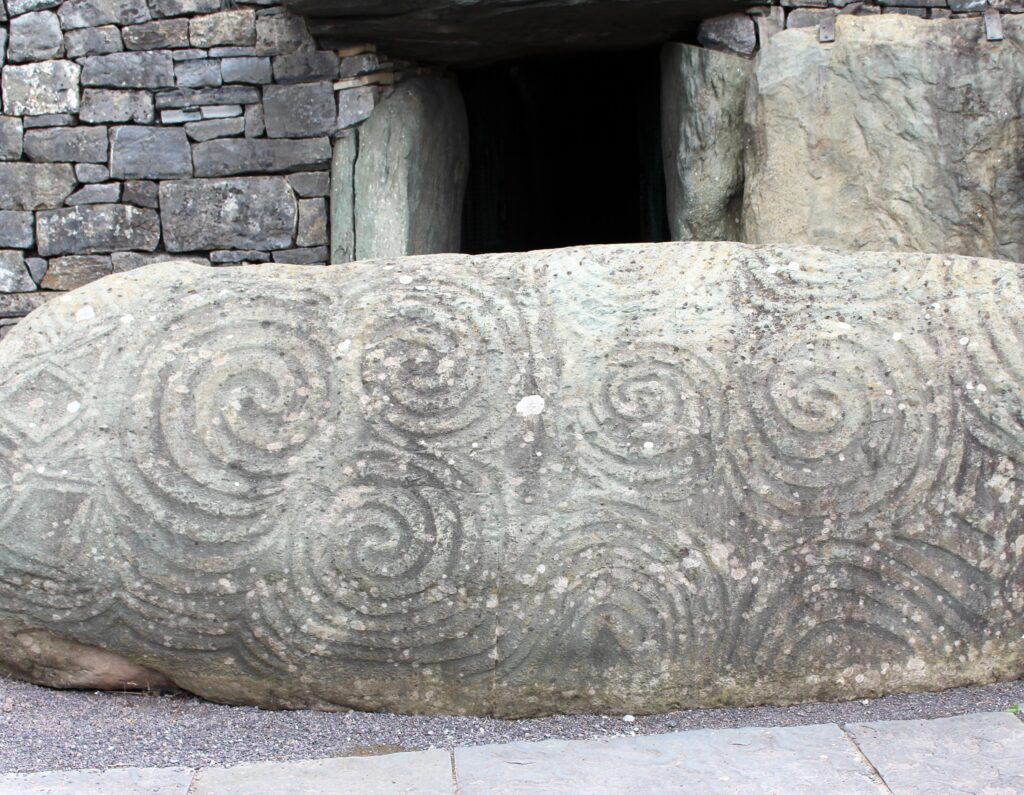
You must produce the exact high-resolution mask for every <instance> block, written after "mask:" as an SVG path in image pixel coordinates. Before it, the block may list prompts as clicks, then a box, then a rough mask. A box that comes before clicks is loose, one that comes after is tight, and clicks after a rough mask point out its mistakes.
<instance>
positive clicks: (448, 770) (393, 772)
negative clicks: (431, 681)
mask: <svg viewBox="0 0 1024 795" xmlns="http://www.w3.org/2000/svg"><path fill="white" fill-rule="evenodd" d="M453 792H454V783H453V781H452V761H451V755H450V754H449V753H448V752H447V751H417V752H415V753H402V754H387V755H385V756H365V757H344V758H341V759H324V760H316V761H309V762H260V763H257V764H251V765H235V766H233V767H213V768H206V769H205V770H200V771H199V772H198V773H197V774H196V778H195V782H194V783H193V785H192V789H191V791H190V795H306V794H307V793H308V794H309V795H314V793H315V795H333V794H334V793H337V795H357V794H358V795H399V793H401V794H402V795H452V793H453Z"/></svg>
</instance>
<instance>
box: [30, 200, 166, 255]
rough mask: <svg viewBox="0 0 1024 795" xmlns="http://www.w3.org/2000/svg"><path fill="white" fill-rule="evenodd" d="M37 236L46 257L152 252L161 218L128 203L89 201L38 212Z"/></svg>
mask: <svg viewBox="0 0 1024 795" xmlns="http://www.w3.org/2000/svg"><path fill="white" fill-rule="evenodd" d="M36 239H37V241H38V242H37V245H38V248H39V253H40V254H41V255H42V256H44V257H52V256H54V255H58V254H102V253H109V252H112V251H130V250H133V249H134V250H137V251H153V250H154V249H155V248H156V247H157V244H158V243H159V242H160V217H159V216H158V215H157V213H156V212H155V211H153V210H147V209H143V208H141V207H134V206H131V205H127V204H87V205H80V206H77V207H68V208H64V209H60V210H45V211H43V212H39V213H37V214H36Z"/></svg>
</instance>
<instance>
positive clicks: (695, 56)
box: [661, 44, 752, 240]
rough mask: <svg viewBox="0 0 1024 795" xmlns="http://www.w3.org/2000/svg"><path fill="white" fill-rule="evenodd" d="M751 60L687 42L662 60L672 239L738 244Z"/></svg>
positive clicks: (664, 144) (672, 46) (671, 48)
mask: <svg viewBox="0 0 1024 795" xmlns="http://www.w3.org/2000/svg"><path fill="white" fill-rule="evenodd" d="M751 68H752V67H751V62H750V61H748V60H746V59H744V58H741V57H739V56H737V55H730V54H727V53H722V52H715V51H714V50H708V49H705V48H703V47H693V46H690V45H688V44H666V45H665V47H664V49H663V50H662V54H661V75H662V77H661V97H662V99H661V119H662V125H661V127H662V129H661V141H662V156H663V160H664V163H665V190H666V198H667V200H668V208H669V209H668V218H669V225H670V226H671V229H672V239H673V240H740V239H741V235H742V231H741V227H742V224H741V218H740V213H741V211H742V205H743V109H744V101H745V99H746V94H747V85H748V83H749V82H750V75H751Z"/></svg>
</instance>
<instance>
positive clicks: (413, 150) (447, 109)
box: [268, 77, 469, 259]
mask: <svg viewBox="0 0 1024 795" xmlns="http://www.w3.org/2000/svg"><path fill="white" fill-rule="evenodd" d="M287 88H294V86H288V87H287ZM343 93H344V92H343ZM268 130H269V118H268ZM468 161H469V129H468V123H467V121H466V109H465V106H464V105H463V102H462V96H461V94H460V93H459V89H458V87H457V86H456V85H455V83H454V82H452V81H450V80H448V79H445V78H439V77H420V78H414V79H412V80H408V81H406V82H404V83H402V84H401V85H399V86H398V87H397V88H396V89H395V91H394V93H393V94H391V96H389V97H388V98H387V99H386V100H384V101H383V102H382V103H381V104H380V105H378V106H377V108H376V110H374V112H373V115H372V116H370V118H369V119H368V120H367V121H366V123H365V124H364V125H363V126H362V128H360V131H359V155H358V158H357V159H356V163H355V196H356V206H355V226H356V231H355V240H356V253H357V256H358V258H359V259H367V258H371V257H388V256H402V255H403V254H434V253H440V252H445V251H458V250H459V246H460V244H461V235H462V200H463V197H464V195H465V192H466V181H467V178H468V175H467V164H468Z"/></svg>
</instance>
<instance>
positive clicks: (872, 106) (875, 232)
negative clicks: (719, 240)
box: [743, 14, 1024, 262]
mask: <svg viewBox="0 0 1024 795" xmlns="http://www.w3.org/2000/svg"><path fill="white" fill-rule="evenodd" d="M980 31H981V27H980V22H979V21H978V20H976V19H959V20H957V19H954V20H945V21H940V22H933V21H930V20H918V19H913V18H909V17H905V16H902V15H898V14H895V15H884V14H883V15H881V16H873V17H856V16H845V15H844V16H840V17H838V18H837V19H836V41H835V42H834V43H833V44H830V45H828V47H822V46H821V44H820V43H819V42H818V37H817V33H816V31H815V30H813V29H795V30H787V31H786V32H785V33H784V34H780V35H778V36H773V37H772V38H771V39H770V40H769V41H768V42H767V43H766V44H765V45H764V46H762V48H761V50H760V53H759V55H758V57H757V59H756V60H755V62H754V77H753V80H752V81H751V83H750V94H749V95H748V100H747V104H746V112H745V124H744V129H745V130H746V131H747V140H746V146H745V151H746V162H745V172H746V187H745V189H744V199H743V227H744V238H745V239H746V240H747V241H748V242H751V243H759V242H770V241H783V240H784V241H789V242H794V243H814V244H819V245H828V246H834V247H836V248H841V249H854V250H857V249H864V250H894V249H895V250H919V251H945V252H949V253H958V254H966V255H972V256H990V257H998V258H1002V259H1007V260H1013V261H1016V262H1021V261H1024V236H1022V235H1021V234H1020V231H1021V229H1024V172H1022V171H1021V169H1020V168H1018V167H1014V166H1010V165H1008V164H1012V163H1019V155H1020V145H1019V142H1020V141H1021V140H1024V116H1022V115H1021V114H1020V113H1018V112H1016V111H1015V110H1013V109H1015V108H1019V106H1020V91H1019V85H1018V84H1017V82H1015V81H1013V80H1007V79H1006V76H1007V75H1009V74H1021V73H1022V72H1024V18H1022V17H1016V16H1007V17H1005V18H1004V20H1003V32H1004V36H1005V39H1004V41H1003V43H1002V44H1000V45H998V46H993V45H992V43H991V42H988V41H986V40H985V37H984V36H983V35H982V34H981V32H980ZM965 75H969V76H970V77H969V79H967V78H965V77H964V76H965ZM808 119H813V120H814V123H813V124H808V123H807V120H808Z"/></svg>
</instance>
